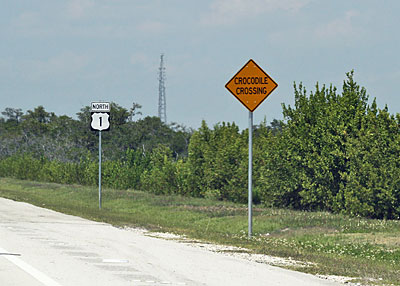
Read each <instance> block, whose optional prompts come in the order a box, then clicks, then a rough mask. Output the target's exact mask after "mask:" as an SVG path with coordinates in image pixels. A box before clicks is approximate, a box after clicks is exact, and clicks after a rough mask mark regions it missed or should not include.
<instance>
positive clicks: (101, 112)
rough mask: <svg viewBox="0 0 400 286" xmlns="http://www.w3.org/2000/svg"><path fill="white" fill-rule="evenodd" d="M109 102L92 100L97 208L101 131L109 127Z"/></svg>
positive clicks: (91, 126)
mask: <svg viewBox="0 0 400 286" xmlns="http://www.w3.org/2000/svg"><path fill="white" fill-rule="evenodd" d="M110 109H111V108H110V103H109V102H92V104H91V111H92V112H91V113H92V116H91V118H92V120H91V122H90V128H91V129H92V130H97V131H99V209H101V131H103V130H104V131H108V130H109V129H110V121H109V118H110Z"/></svg>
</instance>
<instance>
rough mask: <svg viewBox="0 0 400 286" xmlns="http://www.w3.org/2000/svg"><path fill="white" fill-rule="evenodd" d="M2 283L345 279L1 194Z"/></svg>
mask: <svg viewBox="0 0 400 286" xmlns="http://www.w3.org/2000/svg"><path fill="white" fill-rule="evenodd" d="M0 285H1V286H27V285H28V286H80V285H82V286H91V285H93V286H110V285H112V286H126V285H146V286H149V285H188V286H191V285H194V286H197V285H218V286H221V285H229V286H234V285H241V286H242V285H252V286H253V285H271V286H274V285H285V286H286V285H296V286H316V285H322V286H334V285H336V286H337V285H342V284H339V283H334V282H330V281H327V280H322V279H319V278H317V277H314V276H312V275H308V274H303V273H298V272H294V271H289V270H285V269H281V268H278V267H273V266H269V265H266V264H262V263H256V262H251V261H248V260H245V259H241V258H236V257H231V256H228V255H224V254H221V253H215V252H211V251H208V250H205V249H202V248H199V247H193V246H191V245H188V244H185V243H180V242H177V241H172V240H165V239H159V238H154V237H149V236H147V235H144V233H143V232H141V231H135V230H128V229H119V228H115V227H113V226H111V225H109V224H105V223H98V222H93V221H89V220H86V219H82V218H79V217H74V216H69V215H65V214H60V213H57V212H54V211H50V210H47V209H44V208H39V207H35V206H32V205H29V204H26V203H21V202H14V201H11V200H7V199H3V198H0Z"/></svg>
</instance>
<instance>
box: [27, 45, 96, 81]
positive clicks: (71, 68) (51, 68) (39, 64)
mask: <svg viewBox="0 0 400 286" xmlns="http://www.w3.org/2000/svg"><path fill="white" fill-rule="evenodd" d="M89 62H90V58H89V56H86V55H78V54H75V53H72V52H64V53H61V54H59V55H57V56H54V57H51V58H48V59H46V60H28V61H24V62H21V63H20V69H21V71H22V72H23V74H24V76H25V77H26V78H27V79H28V80H32V81H40V80H48V79H49V78H54V77H56V78H59V77H60V76H76V75H77V73H79V72H81V71H82V70H83V69H84V68H85V67H86V66H87V65H88V64H89Z"/></svg>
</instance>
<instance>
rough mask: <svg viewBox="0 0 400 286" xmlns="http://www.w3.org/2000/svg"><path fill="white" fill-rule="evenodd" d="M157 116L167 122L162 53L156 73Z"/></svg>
mask: <svg viewBox="0 0 400 286" xmlns="http://www.w3.org/2000/svg"><path fill="white" fill-rule="evenodd" d="M158 117H160V120H161V121H162V122H164V123H167V102H166V98H165V67H164V54H161V61H160V67H159V74H158Z"/></svg>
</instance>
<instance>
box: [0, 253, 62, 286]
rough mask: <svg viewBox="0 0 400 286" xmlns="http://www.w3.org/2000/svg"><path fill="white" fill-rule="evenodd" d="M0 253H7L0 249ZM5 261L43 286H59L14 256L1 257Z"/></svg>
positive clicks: (59, 285)
mask: <svg viewBox="0 0 400 286" xmlns="http://www.w3.org/2000/svg"><path fill="white" fill-rule="evenodd" d="M0 252H6V253H7V252H8V251H7V250H5V249H3V248H1V247H0ZM3 257H4V258H5V259H7V260H9V261H10V262H12V263H14V264H15V265H16V266H18V267H19V268H21V269H22V270H24V271H25V272H26V273H28V274H30V275H31V276H32V277H34V278H35V279H36V280H38V281H39V282H42V283H43V284H44V285H45V286H61V284H59V283H57V282H56V281H54V280H53V279H51V278H50V277H48V276H46V275H45V274H43V273H42V272H40V271H39V270H37V269H35V268H33V267H32V266H30V265H29V264H28V263H26V262H24V261H22V260H21V259H19V258H18V257H15V256H8V255H7V256H3Z"/></svg>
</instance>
